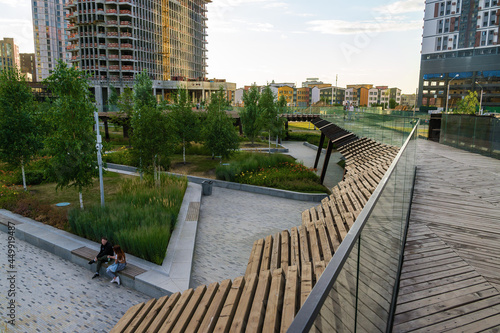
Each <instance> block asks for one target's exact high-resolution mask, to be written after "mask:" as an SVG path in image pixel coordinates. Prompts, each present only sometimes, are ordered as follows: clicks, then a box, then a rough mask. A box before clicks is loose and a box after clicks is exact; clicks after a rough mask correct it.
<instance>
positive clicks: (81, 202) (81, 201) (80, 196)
mask: <svg viewBox="0 0 500 333" xmlns="http://www.w3.org/2000/svg"><path fill="white" fill-rule="evenodd" d="M78 197H79V198H80V209H82V210H83V197H82V192H78Z"/></svg>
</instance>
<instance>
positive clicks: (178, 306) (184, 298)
mask: <svg viewBox="0 0 500 333" xmlns="http://www.w3.org/2000/svg"><path fill="white" fill-rule="evenodd" d="M193 293H194V290H193V289H192V288H191V289H188V290H185V291H184V292H183V293H182V295H181V297H180V298H179V300H178V301H177V302H176V303H175V306H174V307H173V309H172V311H171V312H170V314H169V315H168V317H167V319H166V320H165V321H164V322H163V325H162V326H161V328H160V332H170V331H171V329H172V328H173V327H174V325H175V324H176V323H177V320H178V319H179V317H180V316H181V314H182V312H183V311H184V308H185V307H186V305H187V304H188V302H189V299H191V296H193Z"/></svg>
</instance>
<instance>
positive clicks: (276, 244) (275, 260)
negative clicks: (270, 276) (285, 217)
mask: <svg viewBox="0 0 500 333" xmlns="http://www.w3.org/2000/svg"><path fill="white" fill-rule="evenodd" d="M280 266H281V233H279V232H277V233H276V234H275V235H274V241H273V254H272V256H271V272H273V271H274V270H275V269H278V268H279V267H280Z"/></svg>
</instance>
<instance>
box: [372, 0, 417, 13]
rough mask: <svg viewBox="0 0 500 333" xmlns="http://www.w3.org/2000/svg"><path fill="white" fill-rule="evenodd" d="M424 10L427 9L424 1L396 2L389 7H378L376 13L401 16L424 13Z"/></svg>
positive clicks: (404, 0)
mask: <svg viewBox="0 0 500 333" xmlns="http://www.w3.org/2000/svg"><path fill="white" fill-rule="evenodd" d="M424 9H425V1H424V0H402V1H396V2H394V3H391V4H389V5H384V6H380V7H376V8H375V11H377V12H381V13H389V14H401V13H412V12H422V11H423V10H424Z"/></svg>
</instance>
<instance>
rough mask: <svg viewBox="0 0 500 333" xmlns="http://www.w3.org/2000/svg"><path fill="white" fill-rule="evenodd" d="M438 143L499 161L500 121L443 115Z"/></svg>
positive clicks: (469, 116)
mask: <svg viewBox="0 0 500 333" xmlns="http://www.w3.org/2000/svg"><path fill="white" fill-rule="evenodd" d="M439 142H440V143H442V144H445V145H448V146H452V147H455V148H459V149H463V150H467V151H470V152H474V153H479V154H482V155H486V156H490V157H493V158H496V159H500V119H498V118H494V117H486V116H481V117H478V116H474V115H458V114H443V115H442V118H441V135H440V140H439Z"/></svg>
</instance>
